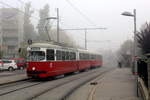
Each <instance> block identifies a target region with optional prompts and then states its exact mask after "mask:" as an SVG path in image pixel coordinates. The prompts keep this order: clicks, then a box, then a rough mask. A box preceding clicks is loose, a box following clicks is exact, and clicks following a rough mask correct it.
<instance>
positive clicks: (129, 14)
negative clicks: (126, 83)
mask: <svg viewBox="0 0 150 100" xmlns="http://www.w3.org/2000/svg"><path fill="white" fill-rule="evenodd" d="M121 15H123V16H129V17H133V18H134V48H133V49H134V50H133V52H134V53H133V55H134V66H133V67H134V68H136V70H135V71H136V72H137V66H136V62H135V56H136V9H134V10H133V13H131V12H123V13H122V14H121ZM135 71H134V72H135ZM137 96H138V79H137Z"/></svg>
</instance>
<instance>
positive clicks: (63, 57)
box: [62, 51, 66, 60]
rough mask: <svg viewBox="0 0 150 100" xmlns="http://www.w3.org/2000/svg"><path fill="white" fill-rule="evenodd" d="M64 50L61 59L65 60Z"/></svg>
mask: <svg viewBox="0 0 150 100" xmlns="http://www.w3.org/2000/svg"><path fill="white" fill-rule="evenodd" d="M65 55H66V54H65V51H62V60H65Z"/></svg>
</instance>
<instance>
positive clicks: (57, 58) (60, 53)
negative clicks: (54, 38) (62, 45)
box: [56, 50, 62, 60]
mask: <svg viewBox="0 0 150 100" xmlns="http://www.w3.org/2000/svg"><path fill="white" fill-rule="evenodd" d="M56 60H62V51H60V50H56Z"/></svg>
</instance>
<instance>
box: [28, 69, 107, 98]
mask: <svg viewBox="0 0 150 100" xmlns="http://www.w3.org/2000/svg"><path fill="white" fill-rule="evenodd" d="M95 72H96V71H95ZM95 72H91V73H90V74H89V73H87V74H88V75H87V74H85V75H83V76H82V77H76V78H74V79H71V80H68V81H65V82H63V83H60V84H57V85H55V86H54V87H52V88H48V89H46V90H44V91H42V92H40V93H38V94H36V95H34V96H33V97H30V98H28V100H33V99H37V98H39V97H41V96H42V95H45V94H46V93H48V92H51V91H53V90H55V89H57V88H61V87H62V86H64V85H67V84H70V83H72V82H74V81H79V80H82V79H84V78H85V77H88V76H91V74H92V73H95ZM106 72H108V70H107V71H103V72H101V73H100V74H98V75H94V76H93V77H91V78H90V79H86V80H84V81H83V82H81V83H80V84H78V85H76V86H75V87H74V88H71V89H70V90H69V92H67V93H65V95H63V96H62V97H61V98H60V100H66V98H68V97H69V96H70V95H71V94H72V93H73V92H74V91H75V90H76V89H78V88H80V87H81V86H82V85H84V84H85V83H87V82H89V81H91V80H93V78H97V77H98V76H100V75H102V74H104V73H106Z"/></svg>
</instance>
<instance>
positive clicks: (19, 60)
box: [10, 58, 26, 69]
mask: <svg viewBox="0 0 150 100" xmlns="http://www.w3.org/2000/svg"><path fill="white" fill-rule="evenodd" d="M10 60H15V62H16V64H17V67H18V69H24V68H26V60H25V58H10Z"/></svg>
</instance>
